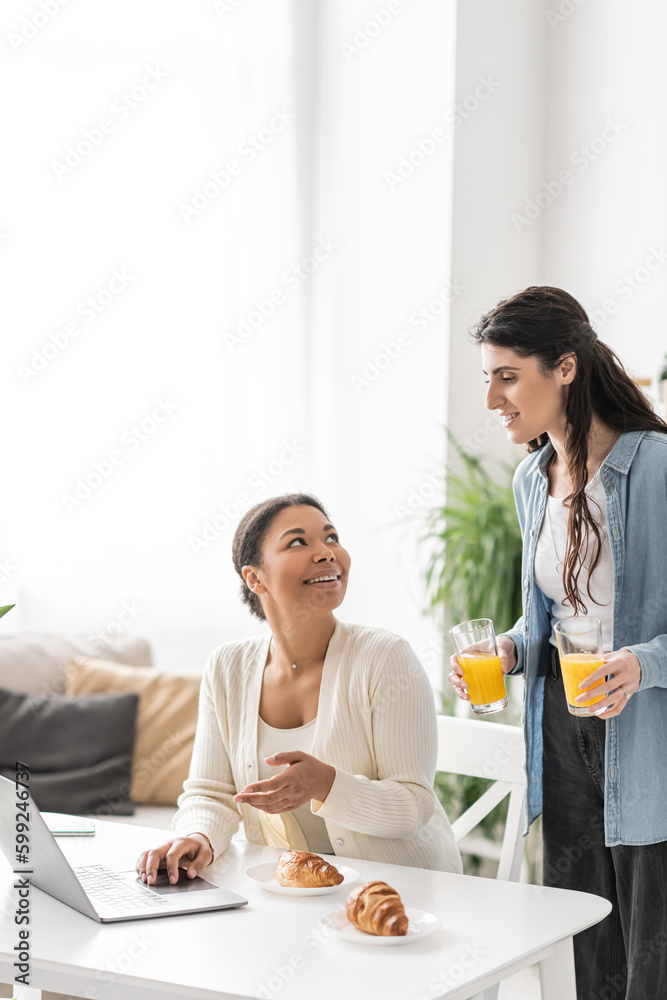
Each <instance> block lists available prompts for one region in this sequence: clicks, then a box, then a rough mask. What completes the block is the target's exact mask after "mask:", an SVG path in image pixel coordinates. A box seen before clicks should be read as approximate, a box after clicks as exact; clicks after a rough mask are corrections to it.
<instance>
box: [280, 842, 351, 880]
mask: <svg viewBox="0 0 667 1000" xmlns="http://www.w3.org/2000/svg"><path fill="white" fill-rule="evenodd" d="M276 880H277V881H278V883H279V884H280V885H286V886H290V887H291V888H297V887H298V888H306V889H315V888H318V887H320V886H326V885H340V884H341V882H342V881H343V876H342V875H341V873H340V872H339V871H338V869H337V868H334V866H333V865H330V864H329V862H328V861H325V860H324V858H321V857H320V856H319V854H311V853H310V851H283V853H282V854H281V855H280V857H279V858H278V867H277V869H276Z"/></svg>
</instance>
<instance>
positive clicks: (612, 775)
mask: <svg viewBox="0 0 667 1000" xmlns="http://www.w3.org/2000/svg"><path fill="white" fill-rule="evenodd" d="M614 773H615V772H614V768H613V767H612V769H611V770H610V772H609V777H610V778H611V780H612V781H613V780H614Z"/></svg>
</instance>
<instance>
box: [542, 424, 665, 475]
mask: <svg viewBox="0 0 667 1000" xmlns="http://www.w3.org/2000/svg"><path fill="white" fill-rule="evenodd" d="M645 434H646V431H626V432H625V433H624V434H621V435H620V437H619V439H618V441H617V442H616V444H615V445H614V447H613V448H612V449H611V451H610V452H609V454H608V455H607V457H606V458H605V460H604V462H603V463H602V465H603V466H605V465H608V466H611V468H612V469H615V470H616V471H617V472H620V473H621V474H622V475H625V476H627V474H628V472H629V471H630V466H631V465H632V460H633V458H634V457H635V452H636V451H637V448H638V447H639V442H640V441H641V439H642V438H643V437H644V435H645ZM553 453H554V446H553V445H552V443H551V441H547V443H546V444H545V446H544V447H543V448H542V450H541V453H540V458H539V461H538V462H537V463H536V464H535V465H534V466H533V468H532V470H531V475H532V474H533V473H535V472H537V473H539V475H540V476H542V478H543V479H546V478H547V464H548V462H549V460H550V458H551V456H552V455H553Z"/></svg>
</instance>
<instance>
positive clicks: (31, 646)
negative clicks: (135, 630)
mask: <svg viewBox="0 0 667 1000" xmlns="http://www.w3.org/2000/svg"><path fill="white" fill-rule="evenodd" d="M3 624H4V623H3ZM77 654H82V655H84V656H103V657H104V658H105V659H107V660H113V661H115V662H118V663H129V664H132V665H141V666H147V667H149V666H150V665H151V664H152V662H153V660H152V658H151V650H150V646H149V645H148V643H147V642H146V640H145V639H136V638H134V637H133V636H128V635H118V636H102V637H100V636H98V635H96V634H91V635H9V636H6V635H2V636H0V688H5V689H6V690H8V691H18V692H20V693H22V694H42V695H49V694H64V692H65V666H66V664H67V662H68V660H70V659H71V657H72V656H76V655H77Z"/></svg>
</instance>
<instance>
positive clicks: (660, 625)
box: [449, 287, 667, 1000]
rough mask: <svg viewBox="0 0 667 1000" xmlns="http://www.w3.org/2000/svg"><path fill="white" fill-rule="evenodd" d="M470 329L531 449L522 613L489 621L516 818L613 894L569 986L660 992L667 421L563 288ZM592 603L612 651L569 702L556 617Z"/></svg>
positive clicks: (547, 858)
mask: <svg viewBox="0 0 667 1000" xmlns="http://www.w3.org/2000/svg"><path fill="white" fill-rule="evenodd" d="M473 337H474V340H475V342H476V343H477V344H479V345H480V346H481V353H482V367H483V370H484V372H485V377H486V379H487V381H488V386H489V388H488V392H487V397H486V405H487V408H488V409H489V410H495V411H497V412H498V414H499V416H500V417H502V420H503V426H504V427H505V429H506V431H507V435H508V437H509V440H510V441H512V442H513V443H514V444H525V445H527V447H528V451H529V452H530V454H529V455H528V457H527V458H525V459H524V460H523V462H521V464H520V465H519V467H518V469H517V471H516V474H515V477H514V496H515V500H516V506H517V512H518V516H519V521H520V524H521V531H522V535H523V563H522V586H523V616H522V617H521V618H520V619H519V621H518V622H517V623H516V625H515V626H514V628H512V629H510V631H509V632H508V633H507V634H506V635H504V636H500V637H499V639H498V645H499V651H500V653H501V662H502V666H503V670H504V672H505V673H522V674H523V675H524V680H525V694H524V727H525V736H526V767H527V772H528V799H527V825H528V826H529V825H530V824H531V823H532V822H533V820H535V819H536V818H537V817H538V816H539V815H540V813H542V816H543V834H544V883H545V884H546V885H554V886H560V887H561V888H568V889H579V890H583V891H585V892H593V893H596V894H598V895H600V896H604V897H606V898H607V899H609V900H610V901H611V903H612V904H613V910H612V912H611V913H610V915H609V916H608V917H607V918H606V919H605V920H604V921H602V923H600V924H597V925H596V926H595V927H592V928H590V929H589V930H587V931H584V932H583V933H581V934H578V935H577V936H576V937H575V962H576V970H577V995H578V997H579V1000H622V998H626V997H627V1000H657V998H658V997H667V424H665V422H664V421H663V420H661V419H660V418H659V417H658V416H656V414H655V413H654V412H653V411H652V409H651V407H650V406H649V404H648V402H647V400H646V399H645V397H644V395H643V394H642V392H641V391H640V390H639V389H638V388H637V386H636V385H635V384H634V382H633V381H632V380H631V379H630V377H629V376H628V375H627V373H626V372H625V370H624V368H623V366H622V365H621V363H620V361H619V360H618V358H617V357H616V355H615V354H614V352H613V351H612V350H611V349H610V348H609V347H608V346H607V345H606V344H603V343H602V342H601V341H600V340H598V337H597V335H596V334H595V332H594V331H593V329H592V327H591V325H590V322H589V320H588V316H587V315H586V312H585V310H584V309H583V308H582V306H581V305H580V304H579V303H578V302H577V301H576V300H575V299H574V298H572V296H571V295H568V293H567V292H564V291H563V290H562V289H559V288H551V287H531V288H527V289H526V290H525V291H523V292H520V293H518V294H517V295H514V296H512V297H511V298H509V299H506V300H505V301H503V302H500V303H499V305H497V306H496V307H495V308H494V309H492V310H491V311H490V312H488V313H487V314H486V315H485V316H483V317H482V319H481V320H480V322H479V323H478V325H477V327H476V329H475V330H474V333H473ZM490 571H491V570H490ZM586 614H588V615H591V616H593V617H596V618H598V619H600V621H601V622H602V635H603V645H604V651H605V655H604V660H605V663H604V666H603V667H601V668H599V669H597V670H595V671H594V672H593V673H591V675H590V676H589V678H587V680H586V681H585V682H583V683H585V685H586V687H587V688H588V687H591V686H592V685H593V684H594V683H595V682H596V681H598V680H599V679H600V678H602V681H603V683H602V684H601V686H599V687H597V688H596V691H595V693H596V695H597V694H601V695H603V696H604V697H603V699H602V701H600V702H598V703H597V704H596V705H594V706H591V707H590V708H589V709H588V712H589V714H588V715H584V716H575V715H571V714H569V712H568V710H567V705H566V699H565V693H564V690H563V680H562V676H561V672H560V666H559V660H558V655H557V649H556V645H555V639H554V632H553V629H554V625H555V624H556V623H557V622H558V621H559V620H562V619H564V618H569V617H572V616H575V615H586ZM450 662H451V666H452V672H451V673H450V675H449V676H450V680H451V682H452V684H453V685H454V688H455V689H456V692H457V694H458V696H459V697H460V698H462V699H464V700H468V695H467V692H466V685H465V682H464V681H463V677H462V672H461V670H460V668H459V666H458V664H457V663H456V659H455V658H454V657H452V660H451V661H450ZM605 678H607V679H606V680H605ZM588 698H590V695H587V694H586V693H585V692H582V694H581V695H580V696H579V699H578V700H580V701H586V700H587V699H588Z"/></svg>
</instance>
